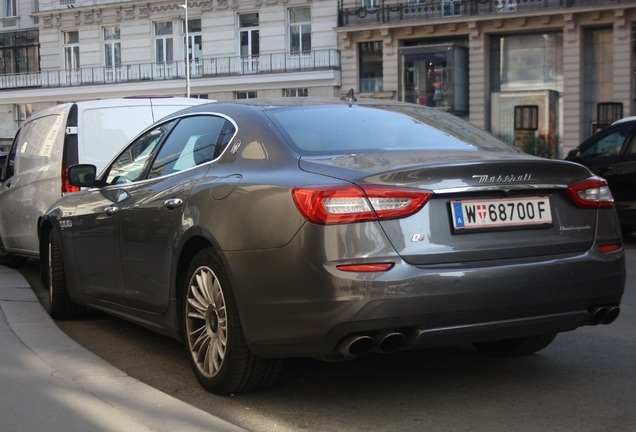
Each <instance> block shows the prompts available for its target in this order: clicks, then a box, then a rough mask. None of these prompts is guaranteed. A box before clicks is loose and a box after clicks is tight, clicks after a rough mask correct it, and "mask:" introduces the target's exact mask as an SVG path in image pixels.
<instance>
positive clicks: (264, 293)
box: [40, 94, 625, 395]
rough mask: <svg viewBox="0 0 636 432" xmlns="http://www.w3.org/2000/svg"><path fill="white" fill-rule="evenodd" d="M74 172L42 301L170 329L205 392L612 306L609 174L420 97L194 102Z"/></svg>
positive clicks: (514, 346)
mask: <svg viewBox="0 0 636 432" xmlns="http://www.w3.org/2000/svg"><path fill="white" fill-rule="evenodd" d="M68 176H69V181H70V182H71V183H72V184H74V185H76V186H80V187H82V188H83V189H82V191H81V192H78V193H73V194H69V195H67V196H65V197H64V198H62V199H61V200H60V201H58V202H57V203H56V204H55V205H53V207H52V208H51V209H50V210H49V212H48V213H47V214H46V216H45V218H44V220H43V221H42V223H41V224H40V239H41V263H42V276H43V279H44V280H45V281H46V283H47V285H48V289H49V293H50V312H51V315H52V316H53V317H54V318H56V319H70V318H73V317H78V316H81V314H82V313H83V311H85V309H86V307H91V308H97V309H100V310H103V311H106V312H108V313H111V314H114V315H116V316H119V317H121V318H124V319H127V320H131V321H134V322H136V323H138V324H140V325H142V326H146V327H148V328H151V329H153V330H155V331H157V332H159V333H162V334H165V335H169V336H171V337H174V338H177V339H179V340H181V341H182V342H183V343H184V345H185V347H186V349H187V352H188V353H189V359H190V363H191V366H192V369H193V371H194V374H195V375H196V377H197V379H198V380H199V382H200V383H201V385H203V386H204V387H205V388H207V389H208V390H210V391H212V392H214V393H217V394H224V395H225V394H232V393H238V392H246V391H255V390H259V389H263V388H266V387H268V386H270V385H272V384H273V383H274V382H275V380H276V378H277V376H278V375H279V373H280V371H281V367H282V362H283V359H285V358H291V357H313V358H319V359H324V360H327V361H329V360H339V359H346V358H354V357H358V356H363V355H365V354H369V353H372V352H377V353H392V352H396V351H400V350H411V349H418V348H423V347H435V346H444V345H450V344H460V343H461V344H472V345H473V346H474V347H475V348H476V349H477V350H479V351H480V352H482V353H484V354H485V355H495V356H513V355H524V354H530V353H533V352H536V351H539V350H541V349H543V348H545V347H546V346H548V345H549V344H550V343H552V341H553V340H554V338H555V336H556V335H557V334H558V333H560V332H566V331H571V330H574V329H576V328H578V327H580V326H585V325H597V324H609V323H611V322H612V321H614V320H615V319H616V317H617V316H618V314H619V305H620V301H621V297H622V295H623V290H624V284H625V257H624V249H623V240H622V237H621V230H620V226H619V224H618V220H617V216H616V211H615V208H614V201H613V198H612V195H611V193H610V191H609V189H608V187H607V183H606V182H605V180H603V179H602V178H599V177H597V176H595V175H593V174H592V173H591V172H590V171H589V170H588V169H587V168H585V167H583V166H581V165H578V164H575V163H572V162H567V161H557V160H547V159H541V158H537V157H533V156H529V155H527V154H523V153H521V152H519V151H517V150H515V149H514V148H512V147H511V146H509V145H507V144H505V143H503V142H501V141H499V140H498V139H497V138H495V137H493V136H492V135H490V134H488V133H486V132H484V131H482V130H480V129H478V128H476V127H474V126H472V125H471V124H469V123H467V122H465V121H463V120H461V119H459V118H457V117H455V116H452V115H450V114H447V113H444V112H440V111H438V110H435V109H430V108H425V107H421V106H417V105H412V104H404V103H398V102H387V101H380V100H356V98H355V97H354V96H353V95H352V94H350V95H349V96H348V97H345V98H333V99H313V98H282V99H269V100H259V99H254V100H244V101H234V102H227V103H210V104H205V105H200V106H197V107H193V108H188V109H186V110H183V111H180V112H178V113H175V114H172V115H170V116H168V117H166V118H164V119H162V120H161V121H159V122H158V123H155V124H154V125H152V126H150V127H149V128H147V129H146V130H145V131H143V132H142V133H141V134H139V135H138V136H137V137H136V138H134V139H133V141H132V142H131V143H130V144H129V145H128V146H127V147H126V148H125V149H123V151H122V152H121V153H120V154H119V155H118V156H116V158H115V159H114V160H112V161H111V162H110V163H109V164H108V165H107V168H106V169H105V170H104V171H103V172H101V173H97V172H96V169H95V167H93V166H90V165H75V166H72V167H70V169H69V172H68Z"/></svg>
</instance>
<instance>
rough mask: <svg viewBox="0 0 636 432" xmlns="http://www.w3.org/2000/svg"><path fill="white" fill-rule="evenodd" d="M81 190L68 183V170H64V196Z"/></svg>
mask: <svg viewBox="0 0 636 432" xmlns="http://www.w3.org/2000/svg"><path fill="white" fill-rule="evenodd" d="M80 190H81V188H80V187H79V186H73V185H71V184H70V183H69V182H68V168H62V196H64V195H66V194H68V193H72V192H79V191H80Z"/></svg>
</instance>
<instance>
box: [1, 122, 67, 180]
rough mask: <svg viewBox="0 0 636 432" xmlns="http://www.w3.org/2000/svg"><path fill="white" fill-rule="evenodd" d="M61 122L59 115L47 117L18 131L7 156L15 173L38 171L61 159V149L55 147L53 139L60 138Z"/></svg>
mask: <svg viewBox="0 0 636 432" xmlns="http://www.w3.org/2000/svg"><path fill="white" fill-rule="evenodd" d="M63 120H64V119H63V117H62V116H61V115H48V116H44V117H39V118H36V119H34V120H32V121H30V122H28V123H26V124H25V125H24V126H23V127H22V129H20V133H19V135H18V136H17V138H16V141H15V143H14V145H13V148H12V149H11V154H10V155H9V157H10V158H11V161H12V162H13V163H14V165H13V167H12V168H13V169H14V170H15V172H17V173H23V172H26V171H30V170H37V171H39V170H41V169H42V166H45V165H49V164H52V163H54V162H57V161H60V160H61V159H62V152H61V149H59V148H56V147H55V139H56V138H57V137H58V136H60V135H59V133H60V128H62V127H63ZM62 135H63V134H62ZM17 155H20V157H17ZM16 157H17V160H16ZM7 174H8V173H7ZM12 174H13V173H12Z"/></svg>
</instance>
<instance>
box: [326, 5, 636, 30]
mask: <svg viewBox="0 0 636 432" xmlns="http://www.w3.org/2000/svg"><path fill="white" fill-rule="evenodd" d="M634 3H635V2H634V0H407V1H406V2H402V3H399V2H396V1H392V0H380V1H379V2H378V4H377V6H372V7H359V8H345V7H343V0H338V27H352V26H367V25H368V26H373V25H378V24H399V23H402V22H411V21H425V20H433V19H445V18H454V17H466V16H483V15H494V14H507V13H514V12H526V11H527V12H530V11H532V12H533V13H534V14H536V13H540V12H538V11H541V10H546V9H571V8H575V7H583V6H595V7H598V8H602V6H604V5H620V4H631V5H634Z"/></svg>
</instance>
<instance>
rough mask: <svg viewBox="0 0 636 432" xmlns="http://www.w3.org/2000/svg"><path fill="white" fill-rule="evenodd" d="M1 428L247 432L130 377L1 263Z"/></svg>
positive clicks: (62, 431) (63, 431)
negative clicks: (59, 321)
mask: <svg viewBox="0 0 636 432" xmlns="http://www.w3.org/2000/svg"><path fill="white" fill-rule="evenodd" d="M0 428H1V429H2V430H4V431H11V432H20V431H25V432H27V431H28V432H32V431H36V430H45V431H48V432H56V431H59V432H68V431H91V432H99V431H113V432H115V431H116V432H122V431H126V432H136V431H166V432H179V431H188V432H190V431H207V432H238V431H242V430H243V429H241V428H239V427H236V426H234V425H232V424H230V423H227V422H225V421H223V420H221V419H219V418H216V417H214V416H212V415H210V414H208V413H206V412H204V411H202V410H200V409H198V408H194V407H192V406H190V405H188V404H186V403H184V402H182V401H180V400H178V399H175V398H173V397H172V396H169V395H167V394H165V393H162V392H160V391H158V390H156V389H154V388H152V387H150V386H148V385H146V384H143V383H142V382H140V381H137V380H136V379H134V378H132V377H130V376H128V375H126V374H125V373H124V372H122V371H121V370H119V369H117V368H115V367H113V366H111V365H110V364H108V363H106V362H105V361H104V360H102V359H101V358H99V357H97V356H96V355H94V354H93V353H91V352H90V351H88V350H86V349H84V348H83V347H82V346H80V345H79V344H77V343H76V342H75V341H73V340H72V339H71V338H69V337H68V336H67V335H66V334H65V333H64V332H62V331H61V330H60V329H59V328H58V327H57V326H56V325H55V323H54V322H53V320H52V319H51V318H50V317H49V315H48V313H47V312H46V311H45V310H44V308H43V307H42V305H41V304H40V302H39V301H38V299H37V297H36V296H35V293H34V292H33V290H32V289H31V287H30V286H29V284H28V283H27V282H26V281H25V280H24V278H23V277H22V275H20V274H19V273H18V272H17V271H15V270H12V269H9V268H7V267H4V266H0Z"/></svg>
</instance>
